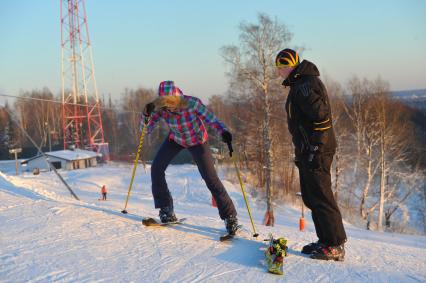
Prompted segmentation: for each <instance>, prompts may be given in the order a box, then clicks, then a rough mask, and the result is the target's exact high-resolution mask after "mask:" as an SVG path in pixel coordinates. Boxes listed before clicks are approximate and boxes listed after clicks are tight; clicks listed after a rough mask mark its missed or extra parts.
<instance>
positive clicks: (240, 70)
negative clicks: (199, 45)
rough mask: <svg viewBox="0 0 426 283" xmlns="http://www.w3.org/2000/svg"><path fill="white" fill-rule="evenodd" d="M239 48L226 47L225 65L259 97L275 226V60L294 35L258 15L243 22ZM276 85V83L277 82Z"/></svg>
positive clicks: (270, 213) (269, 212) (271, 217)
mask: <svg viewBox="0 0 426 283" xmlns="http://www.w3.org/2000/svg"><path fill="white" fill-rule="evenodd" d="M239 29H240V41H239V46H224V47H223V48H222V54H223V57H224V59H225V62H226V63H227V64H228V65H229V66H231V71H230V72H229V74H230V77H231V80H232V81H233V83H234V84H239V83H243V84H245V85H246V86H248V87H249V88H250V90H248V91H247V92H251V93H253V94H254V95H255V96H260V99H261V103H260V104H259V105H257V106H258V108H260V109H262V111H263V117H262V120H261V121H259V123H260V124H261V141H262V149H263V150H262V154H263V166H264V170H263V171H264V175H265V187H266V195H267V196H266V198H267V201H266V202H267V217H268V221H267V222H266V225H271V226H273V225H274V211H273V204H272V200H273V196H274V191H273V186H272V185H273V178H272V176H273V175H272V174H273V170H274V165H273V155H272V142H273V141H272V133H271V125H270V121H271V116H270V113H271V98H270V96H271V92H272V91H273V90H272V89H273V84H274V81H276V78H277V77H276V74H275V64H274V59H275V56H276V53H277V52H278V51H279V50H281V49H283V48H284V47H287V46H288V45H289V43H290V41H291V39H292V33H291V32H290V31H289V30H288V29H287V27H286V26H285V25H284V24H280V23H278V21H277V20H276V19H275V20H272V19H271V18H270V17H269V16H267V15H265V14H259V15H258V22H257V23H255V24H251V23H241V24H240V26H239ZM275 83H276V82H275Z"/></svg>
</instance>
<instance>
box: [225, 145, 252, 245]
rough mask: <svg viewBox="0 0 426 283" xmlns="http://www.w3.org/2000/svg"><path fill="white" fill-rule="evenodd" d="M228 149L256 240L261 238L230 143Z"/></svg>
mask: <svg viewBox="0 0 426 283" xmlns="http://www.w3.org/2000/svg"><path fill="white" fill-rule="evenodd" d="M228 149H229V156H230V157H231V159H232V162H233V163H234V166H235V170H236V171H237V176H238V181H239V182H240V186H241V191H242V192H243V197H244V201H245V202H246V207H247V212H248V215H249V217H250V221H251V226H252V227H253V237H255V238H256V237H257V236H259V234H258V233H256V228H255V227H254V222H253V217H252V216H251V212H250V207H249V204H248V201H247V196H246V192H245V190H244V185H243V180H242V179H241V174H240V170H239V169H238V166H237V161H236V157H235V155H232V153H233V152H234V150H233V149H232V144H231V143H228Z"/></svg>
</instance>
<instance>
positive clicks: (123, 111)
mask: <svg viewBox="0 0 426 283" xmlns="http://www.w3.org/2000/svg"><path fill="white" fill-rule="evenodd" d="M0 96H3V97H10V98H16V99H28V100H36V101H44V102H51V103H57V104H62V102H61V101H57V100H51V99H44V98H36V97H25V96H14V95H8V94H3V93H0ZM65 104H70V105H76V106H83V107H86V106H89V107H92V106H93V105H86V104H79V103H71V102H65ZM98 107H99V108H100V109H103V110H116V109H114V108H109V107H103V106H98ZM120 113H133V114H142V111H140V112H139V111H128V110H121V111H120Z"/></svg>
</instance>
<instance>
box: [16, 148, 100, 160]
mask: <svg viewBox="0 0 426 283" xmlns="http://www.w3.org/2000/svg"><path fill="white" fill-rule="evenodd" d="M44 154H46V155H47V156H51V157H56V158H59V159H63V160H66V161H74V160H82V159H90V158H95V157H97V156H98V155H99V154H98V153H96V152H94V151H90V150H84V149H74V150H68V149H65V150H57V151H50V152H45V153H44ZM39 157H42V155H41V154H39V155H36V156H34V157H31V158H29V159H27V160H25V161H23V162H21V164H25V163H28V162H29V161H31V160H34V159H36V158H39Z"/></svg>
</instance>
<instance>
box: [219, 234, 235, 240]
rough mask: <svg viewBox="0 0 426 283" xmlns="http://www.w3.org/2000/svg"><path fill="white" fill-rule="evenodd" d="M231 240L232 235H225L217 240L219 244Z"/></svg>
mask: <svg viewBox="0 0 426 283" xmlns="http://www.w3.org/2000/svg"><path fill="white" fill-rule="evenodd" d="M233 238H234V235H231V234H226V235H223V236H220V238H219V240H220V241H221V242H227V241H230V240H232V239H233Z"/></svg>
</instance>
